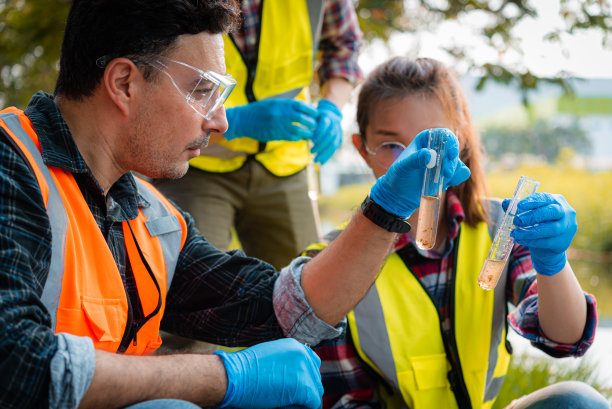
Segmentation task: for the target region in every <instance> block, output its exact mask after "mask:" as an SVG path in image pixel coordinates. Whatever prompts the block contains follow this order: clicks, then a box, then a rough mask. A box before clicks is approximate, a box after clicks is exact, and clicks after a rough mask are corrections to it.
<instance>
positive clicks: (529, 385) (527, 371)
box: [493, 354, 612, 409]
mask: <svg viewBox="0 0 612 409" xmlns="http://www.w3.org/2000/svg"><path fill="white" fill-rule="evenodd" d="M595 368H596V365H595V363H594V362H591V361H588V360H586V359H585V358H582V359H580V360H579V361H578V364H577V365H569V364H567V363H565V362H563V361H555V360H553V359H552V358H550V359H548V358H534V357H533V356H530V355H529V354H522V355H516V356H513V357H512V361H511V363H510V368H509V370H508V374H507V375H506V379H505V380H504V384H503V386H502V388H501V390H500V392H499V395H498V397H497V400H496V401H495V405H493V409H501V408H505V407H506V406H507V405H508V404H509V403H510V402H512V400H514V399H517V398H519V397H521V396H524V395H527V394H529V393H531V392H533V391H536V390H538V389H541V388H543V387H545V386H548V385H552V384H554V383H557V382H562V381H569V380H574V381H582V382H585V383H587V384H589V385H591V386H592V387H593V388H595V389H596V390H598V391H599V392H600V393H601V394H602V395H604V396H605V397H606V398H607V399H608V401H610V400H611V399H612V390H610V389H609V388H606V387H605V386H604V385H602V384H601V383H600V382H599V381H598V380H597V371H596V369H595Z"/></svg>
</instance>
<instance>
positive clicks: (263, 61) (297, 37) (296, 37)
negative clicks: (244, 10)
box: [189, 0, 325, 176]
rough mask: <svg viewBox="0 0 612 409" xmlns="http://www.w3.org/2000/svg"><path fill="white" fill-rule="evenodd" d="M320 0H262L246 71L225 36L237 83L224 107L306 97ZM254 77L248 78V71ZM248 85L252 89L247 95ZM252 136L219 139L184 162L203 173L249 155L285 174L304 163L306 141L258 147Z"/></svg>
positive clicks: (230, 167)
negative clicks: (252, 60)
mask: <svg viewBox="0 0 612 409" xmlns="http://www.w3.org/2000/svg"><path fill="white" fill-rule="evenodd" d="M324 3H325V2H324V0H314V1H312V0H308V1H304V0H302V1H291V2H287V1H284V0H263V1H262V10H261V25H260V30H261V33H260V38H259V45H258V47H259V51H258V56H257V66H256V67H253V68H252V69H251V70H250V71H249V67H247V65H246V63H245V61H244V59H243V56H242V55H241V53H240V51H239V50H238V49H237V48H236V46H235V44H234V43H233V41H232V40H231V38H230V36H228V35H226V36H224V43H225V62H226V66H227V71H228V72H229V73H230V74H232V75H233V76H234V78H236V80H237V86H236V88H234V91H233V92H232V94H231V95H230V97H229V98H228V100H227V102H226V104H225V105H226V106H227V107H232V106H237V105H244V104H247V103H248V102H249V101H251V102H252V101H253V100H259V99H265V98H297V99H301V100H306V99H307V98H306V92H307V88H306V87H307V86H308V85H309V84H310V82H311V81H312V77H313V66H314V61H315V58H314V57H315V55H316V50H317V49H318V42H319V35H320V31H321V26H322V22H323V11H324ZM253 74H254V77H251V78H249V75H251V76H252V75H253ZM251 88H252V94H251V95H250V96H249V94H250V92H251ZM261 145H263V144H260V143H259V142H258V141H256V140H254V139H251V138H247V137H244V138H237V139H234V140H232V141H226V140H222V141H220V142H219V143H217V144H215V145H212V146H210V147H208V148H206V149H203V150H202V155H200V156H198V157H197V158H194V159H192V160H191V161H190V162H189V164H190V165H191V166H193V167H195V168H198V169H202V170H205V171H208V172H216V173H225V172H231V171H234V170H237V169H239V168H240V167H242V165H243V164H244V163H245V161H246V160H247V158H248V157H249V156H250V155H254V157H255V159H256V160H258V161H259V162H260V163H261V164H262V165H263V166H265V167H266V169H268V170H269V171H270V172H272V173H273V174H274V175H276V176H289V175H292V174H295V173H297V172H299V171H300V170H302V169H303V168H304V167H306V165H307V164H308V158H309V155H310V152H309V150H308V145H307V142H306V141H297V142H285V141H273V142H268V143H266V144H265V149H261Z"/></svg>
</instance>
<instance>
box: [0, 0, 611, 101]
mask: <svg viewBox="0 0 612 409" xmlns="http://www.w3.org/2000/svg"><path fill="white" fill-rule="evenodd" d="M354 2H355V3H356V9H357V12H358V16H359V22H360V24H361V28H362V30H363V32H364V36H365V39H366V40H367V41H372V40H374V39H377V38H379V39H382V40H383V41H387V40H388V39H389V37H390V35H391V34H392V33H394V32H417V31H427V30H430V29H432V28H433V27H435V26H436V25H438V24H439V23H440V22H442V21H444V20H455V19H459V18H462V17H463V16H467V15H476V14H478V15H479V16H480V17H481V18H479V19H478V20H479V21H482V22H484V23H483V25H482V26H480V27H476V28H475V29H476V30H477V31H478V32H479V33H480V34H481V37H482V38H483V40H484V41H485V43H486V44H488V46H489V47H491V49H492V50H494V51H495V52H496V54H497V55H500V56H501V55H503V54H505V53H507V52H508V51H510V50H513V51H517V52H518V53H519V54H521V50H520V46H519V44H518V42H517V40H516V38H515V37H514V34H513V31H512V30H513V28H514V27H515V26H516V25H517V24H518V23H520V22H521V21H524V20H526V19H528V18H531V17H535V16H536V10H535V8H534V6H533V4H534V2H533V1H530V0H512V1H506V0H504V1H483V0H448V1H446V2H440V1H438V0H420V1H419V2H417V3H414V2H412V3H411V2H405V1H404V0H354ZM69 4H70V0H55V1H53V2H49V1H47V0H0V67H1V68H0V105H16V106H20V107H23V106H24V105H25V104H26V103H27V101H28V99H29V97H30V96H31V95H32V94H33V93H34V92H36V91H38V90H40V89H42V90H46V91H52V90H53V87H54V84H55V78H56V76H57V62H58V58H59V50H60V44H61V39H62V33H63V27H64V22H65V19H66V16H67V13H68V8H69ZM415 4H416V6H415ZM560 5H561V16H562V18H563V19H564V21H565V28H563V29H559V30H557V31H554V32H551V33H548V34H547V35H546V39H547V40H548V41H550V42H559V43H560V42H561V40H562V38H563V35H566V34H569V35H571V34H572V33H574V32H577V31H581V30H593V29H595V30H598V31H599V32H602V33H603V34H604V45H608V43H609V41H608V40H609V34H610V32H611V31H612V22H611V21H612V18H611V17H610V7H609V4H608V2H604V1H600V0H581V1H579V0H562V1H561V3H560ZM446 51H447V52H448V53H449V54H450V55H452V56H454V57H455V59H456V60H457V63H460V62H463V63H464V65H467V66H468V67H470V69H471V70H472V71H473V72H477V73H479V74H478V75H479V76H480V83H479V85H478V87H479V89H481V88H482V87H484V85H485V83H486V82H487V81H496V82H500V83H503V84H508V85H511V86H515V87H518V88H519V89H521V91H522V92H523V102H524V103H525V104H527V102H528V95H529V91H530V90H533V89H536V88H537V87H538V86H539V85H540V84H542V83H552V84H557V85H559V86H560V87H561V89H562V90H563V91H564V92H565V93H566V94H568V95H570V94H571V91H572V88H571V86H570V85H569V83H568V82H567V81H566V79H565V76H564V74H563V73H560V74H559V75H557V76H555V77H541V76H538V75H535V74H534V73H532V72H530V71H529V70H527V69H524V68H520V67H519V65H512V66H505V65H502V64H500V63H499V62H498V61H485V62H481V61H476V60H475V59H474V58H473V55H472V54H471V48H469V47H467V46H465V47H463V46H460V45H455V46H450V45H449V48H448V49H447V50H446ZM494 54H495V53H494Z"/></svg>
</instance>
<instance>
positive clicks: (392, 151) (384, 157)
mask: <svg viewBox="0 0 612 409" xmlns="http://www.w3.org/2000/svg"><path fill="white" fill-rule="evenodd" d="M365 149H366V152H368V154H370V155H372V156H374V160H376V163H378V165H379V166H381V167H382V168H384V169H389V167H390V166H391V164H392V163H393V162H395V160H396V159H397V158H398V157H399V156H400V155H401V153H402V152H403V151H404V149H406V147H405V146H404V145H402V144H401V143H399V142H383V143H381V144H380V145H378V146H377V147H376V148H375V149H374V151H371V150H370V148H368V145H365Z"/></svg>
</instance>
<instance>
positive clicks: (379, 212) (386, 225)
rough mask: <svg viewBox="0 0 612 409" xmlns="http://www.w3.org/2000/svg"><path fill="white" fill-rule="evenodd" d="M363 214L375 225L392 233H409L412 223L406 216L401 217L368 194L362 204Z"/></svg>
mask: <svg viewBox="0 0 612 409" xmlns="http://www.w3.org/2000/svg"><path fill="white" fill-rule="evenodd" d="M361 211H362V212H363V215H364V216H365V217H367V218H368V219H370V220H371V221H372V222H373V223H374V224H375V225H377V226H379V227H382V228H383V229H385V230H387V231H389V232H392V233H408V232H409V231H410V223H408V221H407V218H406V217H400V216H397V215H395V214H393V213H390V212H388V211H386V210H385V209H384V208H383V207H382V206H380V205H379V204H378V203H376V202H375V201H374V200H372V198H371V197H370V196H369V195H368V196H367V197H366V198H365V200H364V201H363V203H362V204H361Z"/></svg>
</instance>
